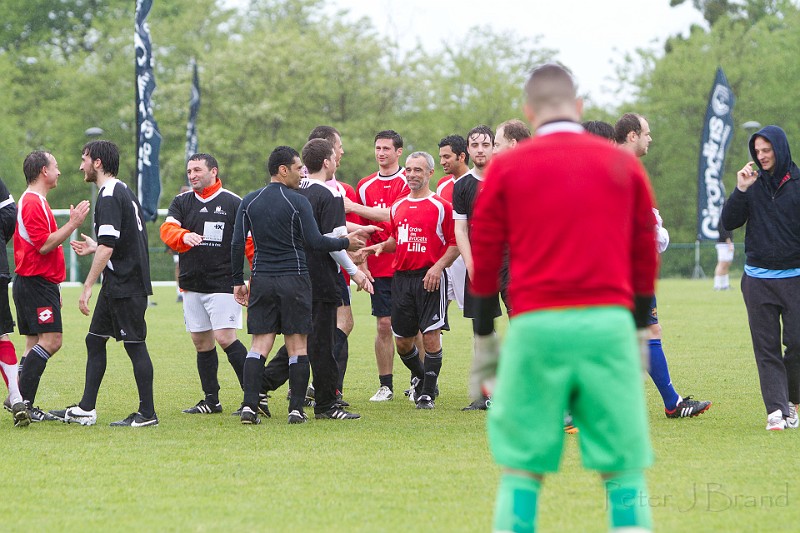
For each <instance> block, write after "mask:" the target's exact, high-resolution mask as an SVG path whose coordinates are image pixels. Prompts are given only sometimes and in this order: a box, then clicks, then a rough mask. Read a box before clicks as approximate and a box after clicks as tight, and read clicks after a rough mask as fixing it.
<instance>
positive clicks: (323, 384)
mask: <svg viewBox="0 0 800 533" xmlns="http://www.w3.org/2000/svg"><path fill="white" fill-rule="evenodd" d="M311 315H312V320H313V323H314V329H313V331H312V332H311V335H309V337H308V358H309V362H310V364H311V369H312V370H313V371H314V399H315V402H316V403H315V407H314V412H315V413H324V412H325V411H328V410H329V409H331V408H332V407H333V405H334V403H335V402H336V390H337V389H336V383H337V382H338V381H339V367H338V366H337V365H336V359H334V358H333V339H334V331H335V330H336V304H335V303H328V302H319V301H315V302H313V303H312V312H311Z"/></svg>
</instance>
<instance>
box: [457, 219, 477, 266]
mask: <svg viewBox="0 0 800 533" xmlns="http://www.w3.org/2000/svg"><path fill="white" fill-rule="evenodd" d="M455 233H456V244H457V245H458V251H459V253H460V254H461V257H463V258H464V264H465V265H467V272H468V273H469V277H470V279H472V278H474V277H475V274H474V272H473V270H474V266H473V263H472V246H471V245H470V242H469V221H468V220H467V219H456V221H455Z"/></svg>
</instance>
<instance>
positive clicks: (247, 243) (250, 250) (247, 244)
mask: <svg viewBox="0 0 800 533" xmlns="http://www.w3.org/2000/svg"><path fill="white" fill-rule="evenodd" d="M255 254H256V247H255V246H254V245H253V236H252V235H248V236H247V238H246V239H245V240H244V255H245V256H247V262H248V263H250V269H251V270H252V268H253V256H255Z"/></svg>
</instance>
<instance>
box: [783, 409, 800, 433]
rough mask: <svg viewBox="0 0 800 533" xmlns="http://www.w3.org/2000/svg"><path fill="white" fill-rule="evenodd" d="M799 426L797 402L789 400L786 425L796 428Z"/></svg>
mask: <svg viewBox="0 0 800 533" xmlns="http://www.w3.org/2000/svg"><path fill="white" fill-rule="evenodd" d="M798 426H800V418H798V417H797V404H794V403H792V402H789V416H787V417H786V427H788V428H791V429H797V427H798Z"/></svg>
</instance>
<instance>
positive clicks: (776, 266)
mask: <svg viewBox="0 0 800 533" xmlns="http://www.w3.org/2000/svg"><path fill="white" fill-rule="evenodd" d="M756 137H763V138H764V139H766V140H767V141H769V142H770V143H771V144H772V150H773V152H774V155H775V166H774V168H773V170H772V172H767V171H765V170H764V169H763V168H762V167H761V163H759V162H758V158H757V157H756V151H755V140H756ZM749 144H750V156H751V157H752V159H753V161H754V162H755V164H756V165H757V166H758V178H757V179H756V181H755V183H753V185H751V186H750V187H749V188H748V189H747V191H746V192H742V191H740V190H739V189H738V188H735V189H734V190H733V192H732V193H731V195H730V197H729V198H728V201H726V202H725V206H724V207H723V208H722V226H723V227H724V228H725V229H726V230H728V231H733V230H734V229H736V228H739V227H741V226H743V225H744V224H745V223H747V229H746V232H745V239H744V249H745V255H746V256H747V259H746V263H747V264H748V265H750V266H753V267H760V268H766V269H769V270H785V269H790V268H800V169H798V168H797V165H795V164H794V161H792V154H791V152H790V151H789V142H788V141H787V139H786V133H785V132H784V131H783V130H782V129H781V128H779V127H778V126H766V127H764V128H762V129H761V130H759V131H757V132H756V133H755V134H753V136H752V137H750V143H749Z"/></svg>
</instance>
